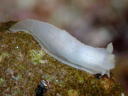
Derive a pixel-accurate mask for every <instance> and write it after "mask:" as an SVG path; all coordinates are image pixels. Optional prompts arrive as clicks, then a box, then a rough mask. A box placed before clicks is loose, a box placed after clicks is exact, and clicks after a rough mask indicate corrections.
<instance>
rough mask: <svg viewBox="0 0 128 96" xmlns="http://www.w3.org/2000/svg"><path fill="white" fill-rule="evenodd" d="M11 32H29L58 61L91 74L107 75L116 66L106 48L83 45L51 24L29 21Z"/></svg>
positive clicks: (13, 27) (112, 56)
mask: <svg viewBox="0 0 128 96" xmlns="http://www.w3.org/2000/svg"><path fill="white" fill-rule="evenodd" d="M10 31H11V32H17V31H24V32H28V33H29V34H31V35H32V36H33V37H34V38H35V39H36V40H37V41H38V42H39V44H40V45H41V47H42V48H43V49H44V50H45V51H46V52H47V53H48V54H49V55H51V56H53V57H54V58H55V59H57V60H58V61H60V62H62V63H64V64H67V65H70V66H72V67H75V68H78V69H80V70H84V71H87V72H89V73H91V74H96V73H101V74H106V73H108V72H109V71H110V70H111V69H112V68H114V66H115V64H114V55H113V54H112V53H111V52H109V51H107V50H106V49H105V48H94V47H92V46H89V45H86V44H83V43H82V42H80V41H79V40H77V39H76V38H75V37H73V36H72V35H71V34H69V33H68V32H66V31H64V30H62V29H59V28H57V27H55V26H53V25H51V24H48V23H45V22H41V21H38V20H32V19H27V20H23V21H20V22H18V23H17V24H15V25H14V26H12V27H11V28H10Z"/></svg>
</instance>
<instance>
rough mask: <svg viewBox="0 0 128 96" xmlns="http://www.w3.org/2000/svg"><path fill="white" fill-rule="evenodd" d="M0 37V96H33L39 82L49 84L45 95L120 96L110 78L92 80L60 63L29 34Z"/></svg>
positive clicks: (90, 76) (119, 87)
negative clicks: (1, 58) (5, 54)
mask: <svg viewBox="0 0 128 96" xmlns="http://www.w3.org/2000/svg"><path fill="white" fill-rule="evenodd" d="M0 37H1V39H0V53H2V54H4V53H3V52H5V53H8V54H9V57H6V56H5V58H4V59H3V60H2V61H1V62H0V78H2V79H1V82H2V83H1V84H2V86H0V96H7V95H11V96H35V89H36V87H37V85H38V83H39V82H40V81H41V80H46V81H48V82H49V89H48V91H47V93H45V96H120V95H121V94H122V93H123V92H124V91H123V89H122V88H121V86H120V84H118V83H116V82H115V81H114V80H113V79H112V78H105V79H103V78H102V79H96V78H95V77H94V76H92V75H90V74H88V73H86V72H83V71H80V70H78V69H75V68H72V67H70V66H67V65H65V64H62V63H60V62H59V61H57V60H56V59H54V58H53V57H51V56H49V55H48V54H46V53H45V52H44V50H41V48H40V46H39V44H38V43H37V42H36V41H35V40H34V38H33V37H32V36H31V35H29V34H26V33H23V32H17V33H9V32H1V33H0ZM36 56H37V57H36ZM38 63H39V64H38Z"/></svg>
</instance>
